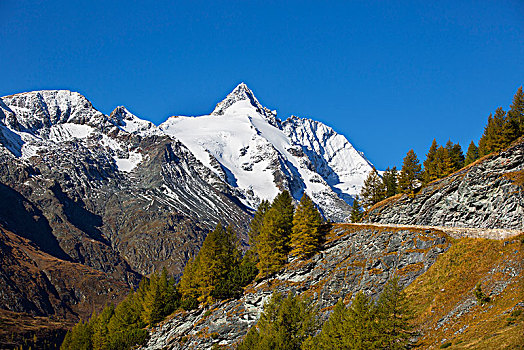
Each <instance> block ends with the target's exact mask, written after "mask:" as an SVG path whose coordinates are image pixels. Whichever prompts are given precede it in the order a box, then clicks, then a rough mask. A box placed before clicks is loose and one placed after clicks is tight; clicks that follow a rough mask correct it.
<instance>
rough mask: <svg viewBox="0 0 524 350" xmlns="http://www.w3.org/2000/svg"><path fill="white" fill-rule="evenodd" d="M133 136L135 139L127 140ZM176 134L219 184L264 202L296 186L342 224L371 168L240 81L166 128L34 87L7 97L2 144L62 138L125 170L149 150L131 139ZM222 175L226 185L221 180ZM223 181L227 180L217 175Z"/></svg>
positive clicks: (334, 138)
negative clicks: (282, 115)
mask: <svg viewBox="0 0 524 350" xmlns="http://www.w3.org/2000/svg"><path fill="white" fill-rule="evenodd" d="M126 135H128V136H126ZM131 135H134V136H135V137H140V138H147V137H154V136H156V137H169V138H171V139H172V140H173V141H180V142H181V143H182V144H183V145H184V146H185V147H187V149H188V150H189V151H190V152H191V153H192V154H193V155H194V157H195V158H196V159H197V160H198V162H199V163H201V164H202V165H203V166H196V167H195V169H196V171H198V172H199V174H200V176H202V177H203V178H209V176H210V175H209V172H208V170H205V169H206V168H207V169H209V170H210V171H211V172H212V173H213V174H214V175H213V176H212V178H213V179H211V178H209V183H210V184H212V185H213V186H214V187H215V188H216V189H217V190H219V191H223V190H224V188H225V187H227V188H228V190H227V192H228V193H230V194H233V196H235V197H237V199H238V200H239V201H240V202H242V203H243V204H244V205H246V206H247V207H250V208H256V207H257V206H258V204H259V203H260V201H261V200H263V199H267V200H271V199H272V198H274V196H275V195H276V194H277V193H278V192H280V191H281V190H283V189H288V190H289V191H290V192H291V193H292V195H293V197H294V198H295V199H296V200H299V199H300V197H301V196H302V193H304V192H305V193H307V194H308V195H309V196H310V197H311V198H312V199H313V200H314V201H315V202H316V203H317V205H318V206H319V208H320V209H321V210H322V211H323V213H324V215H325V216H326V217H327V218H329V219H332V220H334V221H344V220H346V218H347V217H348V216H349V212H350V204H351V202H352V199H353V197H354V196H355V195H356V194H358V193H359V192H360V189H361V187H362V184H363V181H364V179H365V178H366V177H367V174H368V173H369V172H370V171H371V169H372V165H371V164H370V162H369V161H367V160H366V159H365V158H364V157H363V155H362V154H361V153H360V152H358V151H357V150H356V149H354V147H353V146H352V145H351V143H350V142H349V141H348V140H347V139H346V138H345V137H344V136H343V135H341V134H338V133H336V132H335V131H334V130H333V129H332V128H330V127H328V126H326V125H325V124H323V123H321V122H318V121H314V120H311V119H303V118H298V117H295V116H292V117H290V118H288V119H287V120H285V121H284V122H282V121H281V120H280V119H278V118H277V113H276V111H273V110H270V109H268V108H266V107H264V106H262V105H261V104H260V102H259V101H258V99H257V98H256V97H255V95H254V94H253V92H252V91H251V90H250V89H249V88H248V87H247V86H246V84H244V83H241V84H239V85H238V86H237V87H236V88H235V89H234V90H233V91H232V92H231V93H230V94H229V95H228V96H227V97H226V98H225V99H224V100H223V101H221V102H219V103H218V104H217V105H216V107H215V109H214V110H213V112H212V113H211V114H210V115H205V116H199V117H185V116H179V117H171V118H169V119H168V120H167V121H165V122H164V123H162V124H160V125H159V126H155V125H154V124H153V123H151V122H149V121H147V120H143V119H140V118H139V117H137V116H135V115H133V114H132V113H131V112H129V111H128V110H127V109H126V108H125V107H123V106H119V107H117V108H115V110H114V111H113V112H112V113H111V114H110V115H109V116H106V115H104V114H103V113H101V112H99V111H98V110H96V109H95V108H94V107H93V106H92V104H91V102H89V101H88V100H87V99H86V98H85V97H84V96H82V95H81V94H79V93H76V92H71V91H68V90H49V91H34V92H27V93H21V94H16V95H11V96H6V97H3V98H1V99H0V143H1V145H2V146H3V147H1V148H4V150H8V151H9V153H10V154H12V155H13V156H15V157H19V158H22V159H26V160H27V159H29V158H31V157H33V156H35V155H37V154H38V150H39V149H43V148H55V149H59V148H60V144H62V143H63V142H77V143H81V144H89V145H91V146H92V145H93V144H95V145H98V146H99V147H101V148H102V149H103V150H104V152H105V154H107V155H108V156H110V157H111V158H112V159H113V161H114V162H115V166H116V168H117V169H118V170H120V171H122V172H127V173H129V172H131V171H133V170H134V169H135V168H136V167H137V166H140V163H141V161H142V160H143V153H144V150H142V149H140V148H139V147H137V146H136V144H133V143H130V142H128V140H129V139H130V137H131ZM217 177H218V178H219V179H220V180H221V182H222V183H217ZM219 182H220V181H219Z"/></svg>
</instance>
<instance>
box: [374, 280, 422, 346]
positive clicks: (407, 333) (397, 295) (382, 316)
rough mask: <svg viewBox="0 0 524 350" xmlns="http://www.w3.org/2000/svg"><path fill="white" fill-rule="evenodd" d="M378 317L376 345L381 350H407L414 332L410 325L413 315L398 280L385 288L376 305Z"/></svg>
mask: <svg viewBox="0 0 524 350" xmlns="http://www.w3.org/2000/svg"><path fill="white" fill-rule="evenodd" d="M376 315H377V321H378V322H377V328H378V329H377V330H378V333H377V334H378V338H377V341H376V342H375V343H376V344H378V345H379V346H380V348H381V349H407V348H408V346H409V339H410V337H411V334H412V331H413V329H412V326H411V324H410V321H411V319H412V318H413V313H412V311H411V309H410V307H409V305H408V304H407V301H406V296H405V294H404V292H403V291H402V287H401V285H400V284H399V282H398V278H393V279H391V280H389V281H388V283H386V285H385V286H384V290H383V291H382V293H381V295H380V297H379V299H378V302H377V305H376Z"/></svg>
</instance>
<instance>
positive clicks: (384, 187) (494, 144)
mask: <svg viewBox="0 0 524 350" xmlns="http://www.w3.org/2000/svg"><path fill="white" fill-rule="evenodd" d="M522 135H524V93H523V91H522V86H521V87H519V88H518V90H517V92H516V93H515V95H514V96H513V102H512V104H511V105H510V109H509V111H508V112H505V111H504V110H503V109H502V107H499V108H497V110H496V111H495V114H494V115H493V114H490V115H489V116H488V121H487V124H486V126H485V127H484V133H483V135H482V137H481V138H480V140H479V141H478V147H477V145H476V144H475V142H473V141H471V143H470V144H469V147H468V149H467V152H466V155H465V156H464V153H463V151H462V147H461V146H460V145H459V144H458V143H453V142H452V141H451V140H448V142H447V143H446V144H445V145H444V146H442V145H439V144H438V143H437V141H436V139H433V142H432V144H431V146H430V148H429V150H428V153H427V154H426V159H425V160H424V162H423V164H422V165H423V168H422V165H421V164H420V161H419V160H418V157H417V155H416V154H415V152H414V151H413V149H411V150H409V151H408V153H407V154H406V157H404V159H403V163H402V168H401V170H400V172H399V171H398V170H397V168H396V167H393V168H391V169H390V168H389V167H388V168H387V169H386V170H385V171H384V173H383V174H382V176H380V175H379V174H378V172H377V170H376V169H375V168H373V170H372V171H371V172H370V173H369V175H368V177H367V178H366V180H365V181H364V185H363V187H362V191H361V193H360V196H359V197H357V198H356V200H355V201H354V203H353V207H352V211H351V218H350V219H351V221H352V222H358V221H360V220H361V218H362V216H363V213H362V209H364V210H369V209H370V208H371V207H372V206H373V205H375V204H377V203H378V202H381V201H382V200H384V199H386V198H389V197H391V196H394V195H396V194H399V193H405V194H408V195H411V196H412V195H414V193H415V190H416V189H417V188H419V187H420V186H424V185H427V184H428V183H430V182H432V181H435V180H438V179H441V178H444V177H446V176H448V175H450V174H452V173H454V172H456V171H458V170H460V169H461V168H463V167H464V166H467V165H469V164H471V163H473V162H475V161H476V160H477V159H479V158H481V157H483V156H485V155H488V154H490V153H492V152H498V151H501V150H502V149H504V148H506V147H508V146H509V145H510V144H511V143H512V142H513V141H515V140H517V139H519V138H520V137H522Z"/></svg>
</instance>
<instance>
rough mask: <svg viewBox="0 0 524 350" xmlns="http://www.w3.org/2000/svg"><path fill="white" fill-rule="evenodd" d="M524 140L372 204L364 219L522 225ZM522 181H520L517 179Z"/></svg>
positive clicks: (470, 225) (413, 222) (452, 224)
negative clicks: (418, 187) (407, 192)
mask: <svg viewBox="0 0 524 350" xmlns="http://www.w3.org/2000/svg"><path fill="white" fill-rule="evenodd" d="M523 172H524V140H523V139H521V140H520V141H517V142H515V143H514V144H513V145H512V146H511V147H509V148H508V149H506V150H503V151H501V152H500V153H498V154H491V155H488V156H486V157H484V158H482V159H480V160H478V161H477V162H475V163H474V164H471V165H469V166H467V167H465V168H463V169H461V170H460V171H458V172H456V173H454V174H452V175H450V176H448V177H446V178H444V179H441V180H437V181H434V182H432V183H430V184H429V185H427V186H425V187H423V188H422V189H421V190H420V191H419V192H418V193H416V194H415V195H414V196H413V197H410V196H407V195H398V196H396V197H393V198H390V199H387V200H385V201H383V202H380V203H378V204H377V205H376V206H375V207H373V208H371V210H370V211H369V214H368V216H367V218H366V220H367V221H368V222H375V223H385V224H404V225H406V224H409V225H434V226H457V227H474V228H502V229H522V228H523V227H524V193H523V190H524V189H523V187H522V184H520V185H519V180H518V179H522V178H523ZM520 181H522V180H520Z"/></svg>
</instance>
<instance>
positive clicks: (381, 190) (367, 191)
mask: <svg viewBox="0 0 524 350" xmlns="http://www.w3.org/2000/svg"><path fill="white" fill-rule="evenodd" d="M360 198H361V199H362V205H363V207H364V209H365V210H368V209H369V208H371V207H372V206H373V205H375V204H376V203H378V202H380V201H381V200H383V199H385V198H386V188H385V186H384V182H383V181H382V179H381V178H380V176H379V175H378V173H377V170H376V169H375V168H373V169H372V170H371V171H370V172H369V174H368V177H367V178H366V180H364V185H363V186H362V190H361V191H360Z"/></svg>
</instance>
